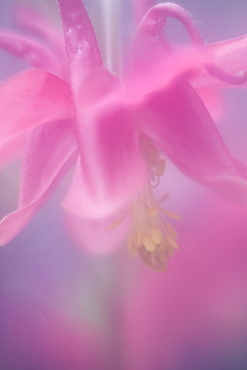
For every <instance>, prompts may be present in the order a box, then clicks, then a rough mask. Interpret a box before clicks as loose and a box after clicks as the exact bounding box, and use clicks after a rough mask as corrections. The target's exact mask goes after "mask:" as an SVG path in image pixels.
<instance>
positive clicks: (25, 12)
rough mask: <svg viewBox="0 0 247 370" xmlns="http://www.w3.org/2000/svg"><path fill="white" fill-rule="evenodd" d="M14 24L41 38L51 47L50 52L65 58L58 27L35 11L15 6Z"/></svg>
mask: <svg viewBox="0 0 247 370" xmlns="http://www.w3.org/2000/svg"><path fill="white" fill-rule="evenodd" d="M14 16H15V19H16V22H17V23H18V24H19V25H21V26H22V27H23V29H25V30H26V31H28V32H29V33H30V32H32V33H34V34H36V35H38V36H41V37H42V38H43V39H44V40H45V41H47V43H48V44H49V45H50V46H51V47H52V50H54V52H55V53H56V55H59V56H60V57H61V58H64V57H65V52H64V41H63V34H62V32H61V30H60V28H59V25H58V24H56V23H55V20H54V23H53V22H49V20H48V18H47V17H46V16H45V15H43V14H41V12H38V11H36V10H35V9H33V8H29V7H26V6H24V5H23V4H22V5H17V6H16V7H15V9H14Z"/></svg>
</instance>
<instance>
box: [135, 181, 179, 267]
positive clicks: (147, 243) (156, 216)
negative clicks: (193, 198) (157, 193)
mask: <svg viewBox="0 0 247 370" xmlns="http://www.w3.org/2000/svg"><path fill="white" fill-rule="evenodd" d="M168 213H169V212H168ZM171 215H172V214H170V217H172V216H171ZM174 217H176V218H177V217H178V216H176V215H174ZM132 225H133V227H132V233H131V235H130V237H129V249H130V252H131V254H132V256H133V257H135V256H136V253H137V252H138V253H139V255H140V257H141V259H142V260H143V261H144V262H145V264H146V265H147V266H149V267H151V268H153V269H154V270H156V271H164V270H165V269H166V267H167V261H168V259H169V257H170V256H171V255H172V254H173V252H174V249H176V248H178V245H177V242H176V240H177V235H176V232H175V230H174V229H173V227H172V226H171V225H170V224H169V223H168V222H167V220H166V213H165V211H163V210H162V209H160V208H159V207H158V205H157V203H156V200H155V198H154V195H153V191H152V188H151V187H150V186H148V187H147V188H146V189H145V190H144V191H143V192H142V193H141V194H139V196H138V197H137V198H136V199H135V200H134V201H133V204H132Z"/></svg>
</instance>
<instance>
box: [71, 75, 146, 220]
mask: <svg viewBox="0 0 247 370" xmlns="http://www.w3.org/2000/svg"><path fill="white" fill-rule="evenodd" d="M121 98H122V96H121V86H120V84H119V82H118V80H117V79H116V78H115V77H114V76H112V75H111V74H110V73H109V72H107V71H104V70H102V71H100V70H98V71H97V72H96V71H94V72H92V73H91V74H88V76H87V79H86V78H84V83H83V85H82V86H81V90H80V92H79V94H78V95H76V96H75V107H76V121H77V132H76V133H77V138H78V142H79V148H80V162H79V163H78V165H77V169H76V173H75V177H74V180H73V183H72V187H71V189H70V191H69V194H68V196H67V197H66V200H65V205H66V207H68V208H69V209H70V210H71V211H72V212H74V213H76V214H78V215H81V216H84V217H86V216H87V217H93V216H96V217H104V216H106V215H108V214H110V213H112V212H114V211H116V210H117V209H118V208H120V207H122V206H123V205H124V204H125V203H126V202H127V201H129V200H130V198H131V197H132V196H133V195H134V194H136V193H137V192H138V191H139V190H140V188H141V187H142V186H143V182H144V181H146V167H145V164H144V160H143V157H142V154H141V153H140V148H139V139H138V131H137V128H136V126H135V122H134V120H133V117H132V114H131V111H128V110H127V108H126V107H125V105H124V104H123V102H122V100H121Z"/></svg>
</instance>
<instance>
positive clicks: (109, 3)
mask: <svg viewBox="0 0 247 370" xmlns="http://www.w3.org/2000/svg"><path fill="white" fill-rule="evenodd" d="M101 13H102V14H101V17H102V26H103V27H102V28H103V30H102V32H103V35H104V36H103V57H104V61H105V64H106V67H107V68H108V69H109V70H110V71H111V72H113V73H115V74H117V75H119V74H120V73H121V42H120V41H121V40H120V38H121V36H120V27H121V0H101Z"/></svg>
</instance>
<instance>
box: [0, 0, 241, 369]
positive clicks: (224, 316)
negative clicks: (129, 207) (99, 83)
mask: <svg viewBox="0 0 247 370" xmlns="http://www.w3.org/2000/svg"><path fill="white" fill-rule="evenodd" d="M99 2H100V0H99ZM16 3H17V2H14V1H9V2H6V1H4V0H0V27H1V28H5V29H11V30H17V26H16V24H15V22H14V20H13V14H12V13H13V6H14V5H15V4H16ZM85 3H86V4H87V6H88V10H89V12H90V15H91V17H92V19H93V21H94V22H96V21H95V20H96V19H97V14H98V11H97V9H98V6H99V4H98V3H97V2H96V1H94V0H88V1H85ZM18 4H19V5H28V6H32V7H38V9H41V10H42V11H43V12H44V13H45V14H47V16H48V17H49V18H50V20H54V22H58V14H57V10H56V4H55V2H53V1H52V0H50V1H48V0H47V1H44V2H42V5H41V4H40V2H39V1H38V0H37V1H31V0H30V1H25V2H24V1H18ZM179 4H180V5H182V6H183V7H184V8H186V9H187V10H188V11H189V12H190V13H191V14H192V15H193V19H194V20H195V21H196V23H197V25H198V27H199V29H200V31H201V34H202V37H203V40H204V41H205V42H215V41H220V40H224V39H228V38H233V37H237V36H240V35H243V34H245V33H246V34H247V21H246V20H247V2H246V1H245V0H236V1H235V2H234V3H233V2H232V1H230V0H228V1H226V0H208V1H204V0H180V1H179ZM122 21H123V22H125V24H124V26H122V30H123V29H126V30H127V31H126V32H127V36H126V37H127V38H128V40H129V39H130V38H131V36H132V28H131V13H130V2H129V1H127V0H126V9H125V12H124V13H123V16H122ZM184 32H185V31H184V30H183V29H182V27H181V26H180V25H179V24H178V22H175V21H169V24H168V29H167V35H168V37H170V38H171V39H172V40H174V42H179V41H181V40H183V34H184ZM128 42H129V41H128ZM27 67H28V65H27V64H26V63H24V62H22V61H20V60H18V59H17V58H15V57H13V56H9V55H7V54H6V53H5V52H3V51H1V52H0V78H1V80H4V79H5V78H7V77H8V76H10V75H12V74H13V73H16V72H18V71H20V70H22V69H23V68H27ZM246 98H247V91H246V90H245V89H239V90H237V89H232V90H229V91H228V90H225V91H223V92H220V104H221V106H222V112H221V114H220V115H219V117H218V119H217V125H218V127H219V130H220V132H221V134H222V136H223V138H224V140H225V141H226V143H227V145H228V147H229V149H230V151H231V153H232V154H233V155H234V156H235V157H236V158H238V159H240V160H243V161H245V162H247V148H246V137H247V126H246V124H247V123H246V121H247V108H246V107H247V106H246ZM19 172H20V171H19V164H18V163H17V164H13V165H11V166H10V167H8V168H6V169H5V170H3V171H2V172H1V174H0V202H1V203H0V204H1V207H0V215H1V216H4V215H5V214H6V213H7V212H9V211H11V210H13V209H15V207H16V199H17V192H18V179H19ZM162 186H163V188H164V192H169V193H170V195H171V196H170V198H169V200H168V203H167V207H166V208H167V209H169V210H171V211H173V212H176V213H177V214H179V215H181V217H182V219H181V221H179V222H177V221H175V222H174V223H173V226H174V227H175V229H176V230H177V232H178V234H179V245H180V248H179V250H178V251H177V252H176V253H175V255H174V257H173V258H172V259H171V260H170V262H169V266H168V270H167V271H166V272H164V273H157V272H154V271H152V270H149V269H148V268H147V267H146V266H145V265H144V264H142V263H141V261H140V260H139V259H138V258H136V259H132V258H131V256H130V255H129V252H128V248H127V243H123V245H122V246H120V248H117V249H116V250H115V251H114V252H112V253H111V254H106V255H92V254H90V253H89V252H88V251H87V250H86V248H84V246H81V245H79V244H80V243H78V241H76V240H74V238H73V237H72V236H71V235H70V234H69V233H68V231H67V229H66V223H65V220H64V216H63V212H62V210H61V208H60V207H59V205H58V204H59V201H60V200H61V199H62V197H63V195H64V193H65V191H66V189H67V180H66V179H65V181H64V182H63V183H62V184H61V186H60V187H59V189H58V190H57V191H56V193H55V194H54V195H53V196H52V198H51V199H50V201H49V202H48V203H47V204H46V205H45V206H44V207H43V208H42V210H41V211H40V212H39V213H38V214H37V215H36V216H35V218H34V219H33V221H32V222H31V223H30V224H29V225H28V226H27V227H26V229H25V230H24V231H23V232H22V233H21V234H20V235H19V236H18V237H16V238H15V239H14V240H13V241H12V242H10V243H9V244H8V245H7V246H5V247H2V248H1V249H0V369H1V370H53V369H54V370H56V369H60V370H63V369H64V370H67V369H68V370H79V369H84V370H115V369H117V370H198V369H200V370H206V369H207V370H208V369H210V370H230V369H231V370H233V369H234V370H245V369H246V368H247V227H246V220H247V209H246V208H244V207H241V206H240V205H235V204H231V203H229V202H226V201H224V200H222V199H220V198H218V197H217V196H216V195H214V194H212V193H211V192H210V191H209V190H207V189H205V188H203V187H202V186H199V185H197V184H195V183H193V182H192V181H190V180H189V179H187V178H185V177H184V176H183V175H182V174H180V173H179V172H178V170H176V168H174V166H173V165H172V164H171V163H168V168H167V172H166V174H165V179H164V184H163V185H162Z"/></svg>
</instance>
